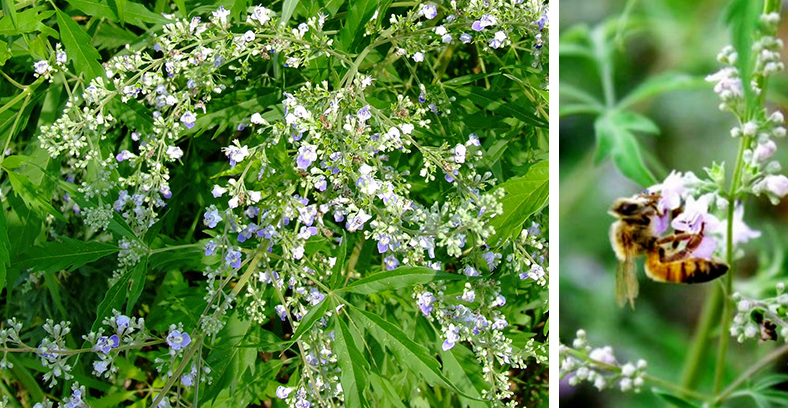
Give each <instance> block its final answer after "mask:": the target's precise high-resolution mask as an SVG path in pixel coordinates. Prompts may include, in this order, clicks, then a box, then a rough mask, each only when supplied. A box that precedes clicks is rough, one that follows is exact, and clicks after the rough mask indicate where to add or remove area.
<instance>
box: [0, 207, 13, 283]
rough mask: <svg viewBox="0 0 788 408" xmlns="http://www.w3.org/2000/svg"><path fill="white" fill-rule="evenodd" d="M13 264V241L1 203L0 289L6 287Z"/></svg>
mask: <svg viewBox="0 0 788 408" xmlns="http://www.w3.org/2000/svg"><path fill="white" fill-rule="evenodd" d="M10 266H11V241H10V240H9V239H8V223H7V222H6V219H5V208H3V206H2V203H0V291H2V290H3V288H4V287H5V277H6V274H7V273H8V268H9V267H10Z"/></svg>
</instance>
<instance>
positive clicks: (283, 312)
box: [274, 305, 287, 321]
mask: <svg viewBox="0 0 788 408" xmlns="http://www.w3.org/2000/svg"><path fill="white" fill-rule="evenodd" d="M274 310H276V314H277V315H279V319H281V320H282V321H285V320H287V310H286V309H285V307H284V306H282V305H276V306H274Z"/></svg>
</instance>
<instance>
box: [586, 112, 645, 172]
mask: <svg viewBox="0 0 788 408" xmlns="http://www.w3.org/2000/svg"><path fill="white" fill-rule="evenodd" d="M619 114H620V112H618V111H614V112H610V113H607V114H605V115H603V116H600V117H598V118H597V120H596V121H595V122H594V129H595V130H596V146H597V147H596V149H597V150H596V156H595V161H596V162H597V163H599V162H600V161H601V160H602V159H603V158H605V157H607V156H608V155H609V156H611V157H612V158H613V163H615V164H616V167H618V169H619V170H620V171H621V173H622V174H624V176H626V177H627V178H629V179H630V180H632V181H634V182H636V183H638V184H640V185H641V186H643V187H646V186H650V185H652V184H654V183H656V179H655V178H654V176H653V175H652V174H651V171H650V170H649V169H648V168H646V164H645V163H644V161H643V156H642V155H641V153H640V145H639V144H638V141H637V139H636V138H635V135H633V134H632V132H630V131H629V130H627V129H625V128H623V127H621V126H619V125H618V124H617V123H618V122H620V121H621V119H616V118H615V117H614V116H616V115H619Z"/></svg>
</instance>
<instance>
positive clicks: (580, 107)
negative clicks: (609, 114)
mask: <svg viewBox="0 0 788 408" xmlns="http://www.w3.org/2000/svg"><path fill="white" fill-rule="evenodd" d="M603 112H604V110H603V108H600V107H597V106H595V105H586V104H583V103H562V104H561V106H559V107H558V116H559V117H562V118H563V117H565V116H575V115H594V116H597V115H601V114H602V113H603Z"/></svg>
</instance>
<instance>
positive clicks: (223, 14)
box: [212, 6, 230, 25]
mask: <svg viewBox="0 0 788 408" xmlns="http://www.w3.org/2000/svg"><path fill="white" fill-rule="evenodd" d="M212 14H213V16H214V18H217V19H218V20H219V21H220V22H221V23H222V25H226V24H227V16H229V15H230V10H226V9H225V8H224V6H219V9H218V10H216V11H214V12H213V13H212Z"/></svg>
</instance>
